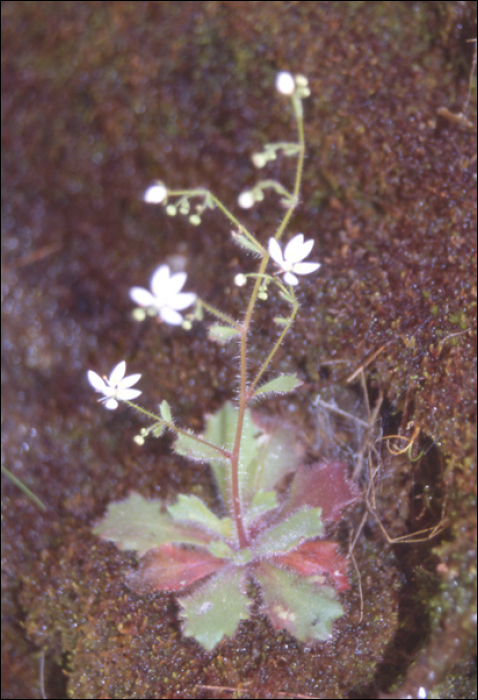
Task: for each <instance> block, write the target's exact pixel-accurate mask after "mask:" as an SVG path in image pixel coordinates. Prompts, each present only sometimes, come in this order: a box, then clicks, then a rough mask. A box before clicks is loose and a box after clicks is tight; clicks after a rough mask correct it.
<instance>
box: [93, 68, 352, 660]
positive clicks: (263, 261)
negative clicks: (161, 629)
mask: <svg viewBox="0 0 478 700" xmlns="http://www.w3.org/2000/svg"><path fill="white" fill-rule="evenodd" d="M276 87H277V90H278V91H279V92H280V93H281V94H283V95H286V96H288V97H289V98H290V100H291V104H292V108H293V113H294V116H295V120H296V123H297V129H298V140H297V143H274V144H267V145H266V147H265V149H264V151H263V152H261V153H256V154H254V156H253V163H254V165H255V166H256V167H258V168H262V167H264V166H265V165H266V164H267V163H268V162H269V161H271V160H274V159H275V158H276V157H277V155H278V154H279V153H282V154H284V155H286V156H289V157H294V158H296V174H295V183H294V188H293V191H292V192H289V191H288V190H287V189H286V188H284V187H283V186H282V185H281V184H280V183H278V182H276V181H274V180H262V181H261V182H259V183H258V184H257V185H256V186H255V187H254V188H252V189H250V190H247V191H245V192H243V193H242V194H241V195H239V198H238V202H239V205H240V206H241V207H243V208H246V209H247V208H250V207H251V206H253V205H254V204H255V203H256V202H260V201H261V200H262V199H263V198H264V191H265V190H267V189H272V190H273V191H275V192H276V193H278V194H279V195H280V197H281V204H282V206H283V207H284V208H285V214H284V216H283V218H282V221H281V223H280V225H279V227H278V229H277V231H276V233H275V235H274V236H273V237H271V238H269V240H268V242H267V245H263V244H262V243H261V242H260V241H259V240H257V239H256V237H255V236H254V235H253V234H252V233H251V232H250V231H249V230H248V229H247V228H246V227H245V226H243V225H242V224H241V223H240V222H239V221H238V220H237V219H236V217H235V216H234V215H233V214H232V213H231V212H230V211H229V209H227V207H225V206H224V205H223V204H222V203H221V202H220V201H219V200H218V199H217V198H216V197H215V196H214V195H212V194H211V193H210V192H209V191H207V190H204V189H193V190H178V191H174V190H170V189H168V188H167V187H166V186H165V185H164V184H163V183H161V182H156V183H154V184H153V185H151V186H150V187H149V188H148V189H147V190H146V192H145V195H144V201H145V202H147V203H150V204H162V205H164V206H165V208H166V212H167V213H168V214H170V215H172V216H174V215H175V214H177V213H178V212H179V213H180V214H183V215H186V216H188V217H189V221H190V222H191V223H192V224H193V225H198V224H200V222H201V216H202V214H203V212H204V211H205V210H206V209H214V208H218V209H220V210H221V212H222V213H223V214H224V215H225V216H226V217H227V218H228V219H229V221H230V222H232V224H233V225H234V231H233V233H232V235H233V237H234V240H235V241H236V242H237V243H238V244H239V245H240V246H242V247H243V248H245V249H246V250H247V251H249V252H252V253H253V254H254V255H255V256H258V257H259V258H260V263H259V265H258V269H257V270H256V271H255V272H253V273H241V274H239V275H237V276H236V279H235V281H236V284H237V285H238V286H244V285H245V284H246V283H247V281H248V278H251V280H252V285H250V287H251V291H250V296H249V299H248V303H247V308H246V312H245V314H244V317H243V319H242V320H241V321H237V320H235V319H233V318H232V317H230V316H229V315H228V314H226V313H224V312H222V311H219V310H218V309H215V308H214V307H212V306H211V305H209V304H208V303H207V302H205V301H204V300H202V299H200V298H199V297H198V296H196V294H193V293H192V292H183V291H182V289H183V287H184V285H185V283H186V273H184V272H179V273H176V274H171V271H170V269H169V267H168V266H167V265H161V266H160V267H159V268H158V269H157V270H156V271H155V272H154V274H153V276H152V278H151V283H150V290H148V289H144V288H142V287H133V288H132V289H131V291H130V296H131V298H132V300H133V301H134V302H135V303H136V304H137V305H138V308H136V310H135V312H134V316H135V318H136V319H137V320H144V319H145V318H146V317H147V316H154V317H158V318H159V319H160V320H161V321H163V322H164V323H168V324H172V325H175V326H182V327H183V328H184V329H186V330H187V329H189V328H191V325H192V322H193V321H194V320H197V319H201V318H202V316H203V314H204V312H207V313H209V314H211V315H212V316H214V317H215V319H216V322H215V323H214V324H213V325H212V326H211V327H210V329H209V334H210V337H211V338H212V339H214V340H216V341H219V342H226V341H229V340H234V341H235V342H238V344H239V368H238V375H239V397H238V401H237V404H236V405H233V404H231V403H229V402H228V403H226V404H225V406H223V407H222V408H221V409H220V410H219V411H218V412H217V413H216V414H214V415H212V416H209V417H208V418H207V419H206V428H205V430H204V433H203V434H201V435H198V434H195V433H193V432H192V431H190V430H188V429H186V428H183V427H181V426H179V425H177V424H176V422H175V420H174V418H173V414H172V411H171V408H170V406H169V404H168V403H167V401H162V402H161V404H160V406H159V414H157V415H156V414H155V413H152V412H150V411H148V410H146V409H144V408H142V407H141V406H139V405H137V404H134V403H132V399H135V398H137V397H138V396H139V395H140V394H141V391H140V390H138V389H132V388H131V387H132V386H133V385H135V384H136V383H137V382H138V381H139V379H140V378H141V375H139V374H133V375H130V376H125V373H126V363H125V362H124V361H122V362H120V363H119V364H118V365H117V366H116V367H115V368H114V369H113V370H112V372H111V373H110V375H109V377H108V378H106V377H104V378H102V377H100V376H99V375H98V374H97V373H96V372H93V371H92V370H90V371H89V372H88V380H89V382H90V384H91V385H92V386H93V388H94V389H95V390H96V391H98V392H100V393H101V394H103V397H102V398H101V399H100V400H101V401H104V403H105V407H106V408H108V409H110V410H113V409H115V408H117V406H118V403H119V402H123V403H126V404H128V405H130V406H132V407H134V408H135V409H136V410H138V411H140V412H141V413H143V414H144V415H146V416H148V418H150V419H152V423H151V424H150V425H149V427H147V428H143V429H142V430H141V432H140V434H139V435H138V436H136V438H135V440H136V442H137V443H138V444H142V443H144V441H145V439H146V437H147V436H149V435H153V436H154V437H158V436H160V435H161V434H162V433H163V432H164V431H165V430H168V431H170V432H171V433H173V434H174V435H175V442H174V450H175V451H176V452H177V453H178V454H180V455H184V456H186V457H189V458H191V459H196V460H198V461H201V462H206V463H208V464H209V465H210V467H211V470H212V473H213V476H214V479H215V482H216V485H217V489H218V493H219V495H220V497H221V499H222V502H223V506H224V508H225V512H226V513H227V515H226V516H225V517H220V516H218V515H217V514H216V513H214V512H213V511H212V510H211V509H210V508H208V507H207V506H206V504H205V503H204V502H203V501H202V500H201V499H199V498H198V497H196V496H192V495H185V494H181V495H179V496H178V499H177V501H176V502H175V503H174V504H173V505H169V506H167V507H166V506H165V504H164V503H163V502H162V501H160V500H153V501H148V500H146V499H145V498H143V497H142V496H140V495H139V494H137V493H133V494H131V495H130V496H129V497H128V498H127V499H126V500H124V501H121V502H117V503H112V504H110V506H109V507H108V511H107V514H106V515H105V517H104V518H103V519H102V520H101V521H100V522H99V523H98V524H97V526H96V527H95V529H94V532H95V533H96V534H97V535H100V536H101V537H103V538H104V539H107V540H110V541H113V542H115V543H116V544H117V546H118V547H120V548H121V549H130V550H135V551H136V552H137V553H138V555H139V568H138V569H137V570H135V571H132V572H130V573H129V574H127V578H126V580H127V584H128V585H129V587H130V588H132V589H133V590H134V591H136V592H140V593H144V592H149V591H171V592H175V593H177V594H178V600H179V603H180V605H181V617H182V622H183V624H182V629H183V633H184V634H185V635H187V636H191V637H194V638H195V639H196V640H197V641H198V642H199V643H200V644H202V645H203V646H204V647H205V648H206V649H208V650H210V649H213V648H214V647H215V646H216V645H217V644H218V643H219V642H220V641H221V640H222V639H223V637H224V636H231V635H233V634H234V632H235V630H236V628H237V626H238V624H239V623H240V621H241V620H245V619H247V618H248V617H249V616H250V606H251V599H250V593H251V588H250V583H251V581H254V582H255V583H256V584H257V585H258V586H259V588H260V595H261V601H262V608H261V611H262V612H263V613H264V614H265V615H267V617H268V618H269V620H270V622H271V624H272V625H273V627H274V629H276V630H280V629H286V630H288V631H289V632H290V633H291V634H292V635H294V636H295V637H296V638H297V639H299V640H301V641H304V642H313V641H320V640H325V639H327V638H328V637H329V636H330V634H331V631H332V625H333V622H334V620H336V619H337V618H338V617H340V616H341V615H342V614H343V609H342V606H341V604H340V602H339V600H338V598H337V592H340V591H342V590H345V589H347V588H348V587H349V586H348V581H347V568H348V561H347V559H346V558H345V557H344V556H342V555H341V554H340V553H339V552H338V551H337V545H336V544H335V543H333V542H330V541H327V540H324V539H323V537H324V532H323V530H324V522H327V521H334V520H338V519H340V517H341V509H342V508H343V507H345V506H347V505H349V504H351V503H353V502H354V501H355V500H356V499H357V496H358V493H357V490H356V488H355V486H354V484H353V483H352V482H351V481H349V480H348V478H347V476H346V468H345V466H344V465H343V464H342V463H340V462H333V463H327V464H315V465H308V466H307V467H305V466H304V465H302V464H301V463H300V458H299V451H298V448H297V446H296V445H294V444H293V443H291V440H290V437H289V435H288V432H287V430H286V429H285V428H284V427H281V426H276V427H275V429H273V430H271V431H267V430H265V429H264V428H262V427H261V425H260V424H258V423H260V419H258V418H257V416H254V415H253V414H252V413H251V411H250V408H249V404H250V402H251V401H252V400H253V399H255V398H256V397H258V396H265V395H267V394H271V393H285V392H290V391H293V390H294V389H296V388H297V387H298V386H300V384H301V382H300V380H299V379H298V378H297V376H296V375H295V374H280V375H278V376H276V377H275V378H273V379H271V380H269V381H267V382H265V383H262V382H261V380H262V377H263V375H264V372H265V371H266V370H267V369H268V368H269V367H270V365H271V363H272V361H273V359H274V357H275V354H276V352H277V350H278V348H279V347H280V345H281V343H282V341H283V339H284V337H285V335H286V334H287V332H288V331H289V329H290V327H291V325H292V323H293V322H294V319H295V317H296V314H297V311H298V308H299V307H298V302H297V298H296V295H295V291H294V288H295V287H296V285H298V284H299V279H298V277H297V275H309V274H312V273H314V272H316V271H317V270H318V269H319V267H320V263H318V262H308V261H306V260H305V259H306V258H307V257H308V255H309V254H310V253H311V250H312V247H313V245H314V242H313V240H307V241H306V240H304V235H303V234H302V233H299V234H297V235H295V236H293V237H292V238H291V239H290V240H289V241H288V242H287V244H286V245H285V247H283V248H282V247H281V245H280V243H279V241H280V240H281V239H282V237H283V234H284V232H285V230H286V227H287V225H288V223H289V221H290V219H291V216H292V214H293V212H294V209H295V208H296V206H297V204H298V201H299V193H300V186H301V180H302V172H303V163H304V150H305V143H304V129H303V111H302V100H303V99H304V98H305V97H307V96H308V95H309V94H310V92H309V89H308V86H307V80H306V79H305V78H304V77H303V76H299V75H297V76H292V75H291V74H290V73H287V72H282V73H279V74H278V76H277V79H276ZM271 258H272V261H273V263H274V264H275V265H276V266H277V268H278V271H279V274H280V275H282V280H281V279H280V278H279V277H278V276H276V275H271V274H270V273H268V272H267V268H268V265H269V263H270V259H271ZM270 285H275V286H276V287H278V290H279V294H280V296H281V298H282V299H283V300H285V301H286V302H287V304H288V305H289V308H290V312H289V315H288V316H287V317H276V318H275V319H274V320H275V322H276V324H277V326H278V337H277V340H276V341H275V342H274V343H273V344H272V347H271V349H270V352H269V354H268V356H267V357H266V360H265V361H264V363H263V364H262V366H261V367H260V369H259V370H258V372H257V373H256V374H255V376H254V377H252V378H251V377H250V376H249V373H248V367H247V363H246V357H247V349H248V343H249V342H250V332H249V331H250V324H251V319H252V316H253V313H254V310H255V307H256V304H257V303H258V301H263V300H266V299H267V298H268V288H269V286H270ZM191 307H192V308H193V310H192V311H191V312H189V313H187V314H185V315H184V316H183V315H182V314H181V313H180V312H184V311H185V310H186V309H189V308H191ZM286 477H287V479H286ZM287 480H288V481H290V486H289V487H288V490H287V491H286V493H285V494H284V493H283V488H279V487H283V485H284V483H285V482H286V481H287ZM320 538H322V539H320Z"/></svg>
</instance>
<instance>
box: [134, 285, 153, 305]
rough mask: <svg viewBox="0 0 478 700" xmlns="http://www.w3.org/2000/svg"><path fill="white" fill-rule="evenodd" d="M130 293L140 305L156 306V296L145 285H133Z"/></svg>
mask: <svg viewBox="0 0 478 700" xmlns="http://www.w3.org/2000/svg"><path fill="white" fill-rule="evenodd" d="M129 295H130V297H131V299H132V300H133V301H135V302H136V303H137V304H139V306H154V302H155V297H154V296H153V295H152V294H151V292H148V290H147V289H144V288H143V287H132V288H131V289H130V290H129Z"/></svg>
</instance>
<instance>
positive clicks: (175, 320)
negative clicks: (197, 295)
mask: <svg viewBox="0 0 478 700" xmlns="http://www.w3.org/2000/svg"><path fill="white" fill-rule="evenodd" d="M159 315H160V316H161V318H162V319H163V321H165V322H166V323H169V324H170V325H171V326H180V325H181V324H182V322H183V317H182V316H181V314H178V312H177V311H175V310H174V309H171V308H170V307H169V306H163V307H162V308H161V309H159Z"/></svg>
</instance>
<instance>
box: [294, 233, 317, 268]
mask: <svg viewBox="0 0 478 700" xmlns="http://www.w3.org/2000/svg"><path fill="white" fill-rule="evenodd" d="M313 247H314V241H313V240H312V239H310V240H308V241H305V243H303V244H302V249H301V250H300V252H299V251H297V252H296V256H295V258H294V262H299V260H303V259H304V258H306V257H307V256H308V255H309V253H310V251H311V250H312V248H313Z"/></svg>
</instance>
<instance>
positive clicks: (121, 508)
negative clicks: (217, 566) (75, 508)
mask: <svg viewBox="0 0 478 700" xmlns="http://www.w3.org/2000/svg"><path fill="white" fill-rule="evenodd" d="M161 507H162V503H161V501H160V500H159V499H155V500H153V501H148V500H146V498H143V496H140V494H139V493H132V494H131V495H130V496H128V498H126V499H125V500H124V501H117V502H116V503H110V504H109V506H108V509H107V511H106V515H105V516H104V518H102V519H101V520H100V521H99V523H98V524H97V525H96V527H95V528H94V529H93V533H94V534H95V535H99V536H100V537H102V538H103V539H105V540H108V541H109V542H115V543H116V546H117V547H118V548H119V549H132V550H136V551H137V552H138V554H139V555H140V556H141V555H142V554H144V553H145V552H147V551H148V549H152V548H153V547H159V546H160V545H162V544H164V543H166V542H176V543H178V544H195V545H201V546H203V547H204V546H207V545H208V544H209V542H210V540H211V536H210V534H209V533H207V532H206V531H204V530H202V529H201V528H199V527H198V525H197V523H195V524H194V525H193V526H191V525H187V524H184V523H176V522H174V520H173V519H172V518H171V516H170V515H169V513H164V512H161Z"/></svg>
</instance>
